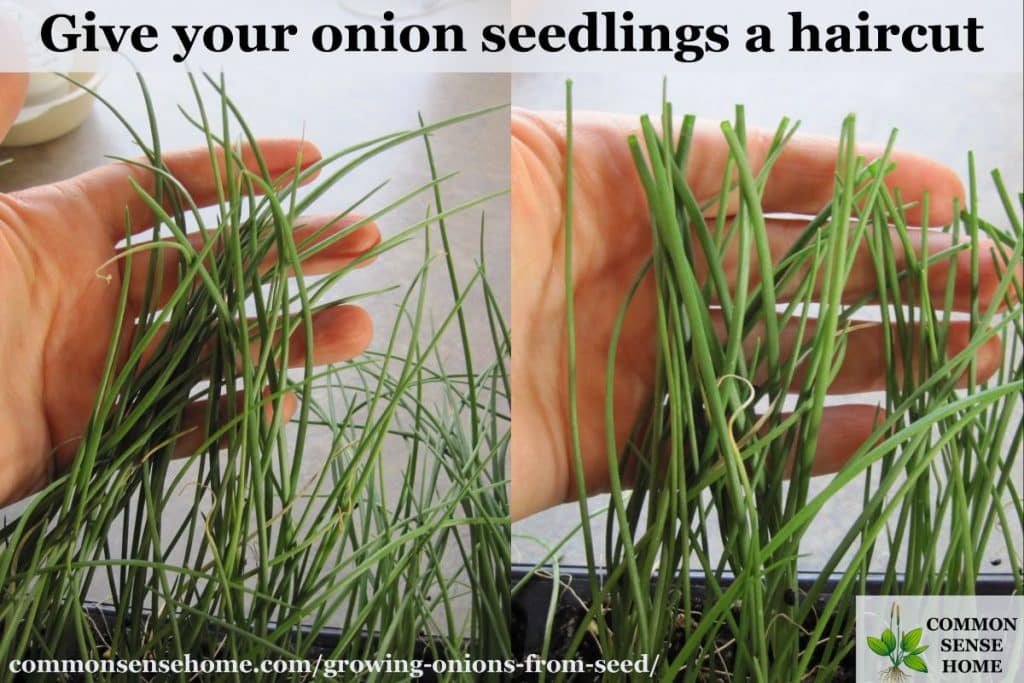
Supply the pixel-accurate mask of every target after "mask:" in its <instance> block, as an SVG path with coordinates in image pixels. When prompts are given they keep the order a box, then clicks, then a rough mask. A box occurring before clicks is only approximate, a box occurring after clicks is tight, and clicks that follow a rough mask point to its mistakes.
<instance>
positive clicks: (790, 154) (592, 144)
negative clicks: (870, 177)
mask: <svg viewBox="0 0 1024 683" xmlns="http://www.w3.org/2000/svg"><path fill="white" fill-rule="evenodd" d="M520 115H521V116H522V117H523V118H524V119H526V118H532V119H534V120H536V119H544V120H546V121H547V122H548V125H549V126H550V127H551V128H552V129H554V130H558V131H560V133H561V134H562V135H564V130H565V117H564V114H560V113H556V112H551V113H547V112H545V113H544V114H529V113H528V112H520ZM573 123H574V135H575V137H576V139H577V141H578V142H579V143H580V145H579V146H580V148H581V153H587V152H589V151H590V150H591V149H593V150H596V154H597V155H599V156H600V157H601V158H602V159H603V161H604V163H607V164H608V165H609V166H610V167H613V168H618V169H632V168H633V161H632V157H631V154H630V152H629V146H628V144H627V139H628V137H629V136H630V135H637V136H639V137H640V139H641V140H642V139H643V138H642V134H641V129H640V120H639V116H637V115H635V114H606V113H600V112H576V113H574V114H573ZM680 128H681V123H680V122H677V123H676V127H675V129H676V130H677V131H678V130H679V129H680ZM773 137H774V131H765V130H759V129H750V130H748V131H747V154H748V158H749V161H750V165H751V170H752V171H753V173H754V174H755V175H757V174H758V173H759V172H760V170H761V168H762V167H763V164H764V161H765V159H766V158H767V156H768V151H769V149H770V147H771V143H772V138H773ZM838 147H839V141H838V139H836V138H832V137H824V136H818V135H804V134H797V135H794V136H793V138H792V139H791V140H790V141H789V143H788V144H787V145H786V146H785V147H784V148H783V150H782V152H781V154H780V155H779V157H778V158H777V159H776V161H775V164H774V166H773V168H772V171H771V174H770V175H769V178H768V182H767V184H766V185H765V194H764V199H763V204H762V205H763V208H764V210H765V211H766V212H772V213H800V214H815V213H817V212H818V211H820V210H821V209H822V208H823V207H824V206H825V205H826V204H827V203H828V202H829V201H830V200H831V199H832V194H833V191H834V189H835V173H836V161H837V158H838ZM554 151H555V152H558V151H560V150H557V149H555V150H554ZM883 152H884V147H882V146H879V145H870V144H865V145H857V147H856V153H857V155H858V156H862V157H864V159H865V162H866V163H869V162H871V161H872V160H874V159H877V158H879V157H881V156H882V154H883ZM728 157H729V147H728V145H727V144H726V141H725V138H724V137H723V135H722V131H721V128H720V126H719V124H718V123H717V122H713V121H698V122H697V123H696V125H695V127H694V136H693V141H692V144H691V148H690V163H689V166H688V168H687V182H688V183H689V184H690V187H691V189H692V190H693V192H694V194H695V195H696V196H697V197H698V199H700V200H701V201H707V200H709V199H714V198H715V197H717V196H718V194H719V192H720V190H721V187H722V180H723V178H724V175H725V164H726V160H727V159H728ZM889 159H890V162H892V163H893V164H894V165H895V167H894V169H893V171H892V172H891V173H889V174H888V175H887V176H886V179H885V184H886V186H887V187H889V189H896V188H898V189H899V190H900V194H901V196H902V198H903V200H904V201H905V202H920V201H921V199H922V198H923V196H924V193H925V192H927V193H928V194H929V196H930V205H931V208H930V210H929V216H928V220H929V224H930V225H941V224H944V223H948V222H949V221H950V220H952V218H953V213H952V210H953V206H952V205H953V199H954V198H961V199H962V198H963V196H964V189H963V184H962V183H961V182H960V180H959V178H958V177H957V175H956V173H955V172H954V171H953V170H952V169H950V168H948V167H946V166H944V165H942V164H940V163H939V162H937V161H933V160H931V159H928V158H927V157H923V156H921V155H917V154H912V153H909V152H903V151H900V150H895V151H894V152H893V153H892V154H891V155H890V157H889ZM578 165H579V167H580V168H581V169H583V170H584V171H585V172H586V173H606V172H610V171H603V170H601V169H595V168H592V167H587V168H584V167H585V164H583V163H582V162H578ZM634 175H635V174H634ZM638 186H639V182H638V181H637V180H636V179H635V178H629V179H624V180H622V181H620V183H619V187H624V188H627V189H629V190H630V195H631V196H632V195H635V194H636V191H635V190H636V189H637V188H638ZM736 206H738V195H736V193H734V194H733V197H732V201H731V206H730V209H729V210H730V213H731V212H732V211H735V209H736ZM921 218H922V216H921V212H920V209H919V207H911V208H909V209H908V210H907V220H908V221H909V222H910V223H911V224H914V225H919V224H920V222H921Z"/></svg>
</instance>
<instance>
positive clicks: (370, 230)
mask: <svg viewBox="0 0 1024 683" xmlns="http://www.w3.org/2000/svg"><path fill="white" fill-rule="evenodd" d="M362 220H363V218H362V217H361V216H355V215H348V216H343V217H341V218H340V219H338V217H337V216H334V215H322V216H312V217H309V218H303V219H300V221H299V222H298V223H296V227H295V228H294V232H293V239H294V241H295V246H296V248H297V250H298V252H299V254H300V255H301V254H302V253H304V252H307V251H308V250H310V249H311V248H314V247H315V246H316V245H320V244H323V243H324V242H326V241H328V240H330V239H332V238H335V237H336V236H337V235H339V234H343V233H345V232H346V231H349V230H351V231H350V232H348V234H345V235H344V237H341V238H340V239H338V240H337V241H336V242H334V243H333V244H331V245H329V246H326V247H323V248H322V249H321V250H320V251H318V252H317V253H315V254H311V255H309V256H308V257H307V258H306V259H305V260H303V262H302V273H303V275H307V276H309V275H326V274H329V273H333V272H336V271H338V270H340V269H342V268H344V267H345V266H347V265H349V264H350V263H352V262H353V261H354V260H356V259H358V258H359V257H360V256H362V255H364V254H365V253H366V252H368V251H370V250H371V249H373V248H374V247H375V246H377V245H378V244H379V243H380V229H379V228H378V227H377V224H376V223H373V222H370V223H365V224H364V225H361V226H359V227H358V228H356V229H354V230H352V226H354V225H355V224H356V223H359V222H360V221H362ZM188 239H189V243H190V244H191V245H192V247H193V248H194V249H196V250H197V251H198V250H200V249H202V248H203V236H202V234H200V233H190V234H189V236H188ZM169 244H170V243H169ZM214 250H215V251H219V247H214ZM118 253H119V254H122V253H124V249H119V250H118ZM153 259H158V267H162V269H163V275H162V279H161V282H160V285H161V287H160V292H159V293H157V294H156V297H155V299H153V300H152V301H151V302H150V307H151V308H160V307H161V306H163V305H164V304H166V303H167V300H168V299H169V298H170V297H171V296H172V295H173V294H174V292H175V290H176V289H177V288H178V266H179V262H180V260H181V252H179V251H178V250H177V249H170V248H168V249H155V250H147V251H142V252H139V253H136V254H134V255H133V256H132V272H131V283H130V284H129V289H128V300H129V302H130V304H131V305H132V306H133V307H134V309H136V310H138V309H141V308H142V306H143V305H144V304H145V298H146V289H147V287H148V286H149V282H150V281H149V271H150V264H151V263H152V262H153ZM277 259H278V254H277V245H276V244H275V245H274V246H272V247H271V250H270V252H269V253H268V254H267V257H266V258H265V259H264V260H263V262H262V263H261V271H262V272H266V271H267V270H269V269H270V268H271V267H273V265H274V264H275V263H276V262H277ZM120 263H121V264H122V267H123V263H124V261H123V260H121V261H120ZM369 263H370V261H369V260H366V261H364V262H362V263H360V264H359V265H360V266H364V265H369Z"/></svg>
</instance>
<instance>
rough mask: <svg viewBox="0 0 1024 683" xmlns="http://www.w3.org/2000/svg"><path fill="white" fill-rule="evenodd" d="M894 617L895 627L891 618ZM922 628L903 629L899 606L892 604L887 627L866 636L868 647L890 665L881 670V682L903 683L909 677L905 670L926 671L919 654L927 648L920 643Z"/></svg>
mask: <svg viewBox="0 0 1024 683" xmlns="http://www.w3.org/2000/svg"><path fill="white" fill-rule="evenodd" d="M894 619H895V629H894V628H893V625H894V624H893V620H894ZM923 633H924V629H922V628H920V627H918V628H914V629H911V630H909V631H904V630H903V628H902V624H901V623H900V606H899V605H897V604H896V603H893V604H892V609H891V610H889V628H887V629H885V630H884V631H882V633H881V635H879V636H878V637H877V638H875V637H874V636H868V647H869V648H871V651H872V652H874V653H875V654H876V655H878V656H879V657H887V658H888V659H889V662H890V664H891V666H889V667H888V668H887V669H885V671H883V672H882V683H903V681H907V680H909V679H910V675H909V674H908V673H907V670H910V671H919V672H921V673H928V665H927V664H926V663H925V661H924V658H923V657H922V656H921V655H922V654H924V651H925V650H927V649H928V646H927V645H922V644H921V635H922V634H923Z"/></svg>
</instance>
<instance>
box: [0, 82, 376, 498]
mask: <svg viewBox="0 0 1024 683" xmlns="http://www.w3.org/2000/svg"><path fill="white" fill-rule="evenodd" d="M0 86H2V83H0ZM0 92H2V91H0ZM0 114H2V112H0ZM3 132H4V129H0V137H2V136H3V135H2V134H3ZM258 144H259V150H260V152H261V153H262V155H263V157H264V159H265V161H266V163H267V166H268V167H269V169H270V172H271V174H272V175H274V176H283V175H285V174H286V173H288V172H290V171H292V170H294V168H295V165H296V160H297V159H301V164H302V167H303V168H305V167H308V166H310V165H311V164H313V163H315V162H316V161H318V160H319V159H320V153H319V151H318V150H317V149H316V147H314V146H313V145H311V144H309V143H303V142H300V141H298V140H264V141H262V142H260V143H258ZM242 156H243V160H244V162H245V164H246V166H247V167H249V168H250V169H252V170H257V168H258V167H257V165H256V161H255V156H254V154H253V152H252V150H251V149H243V151H242ZM163 161H164V163H165V164H166V166H167V168H168V169H169V170H170V172H171V174H172V175H174V176H175V177H176V178H177V179H178V180H179V181H180V182H181V183H182V184H183V185H184V187H185V188H186V189H187V191H188V192H189V193H190V194H191V196H192V197H193V198H194V199H195V200H196V203H197V204H199V205H200V206H202V205H207V204H212V203H214V202H216V199H217V196H216V181H217V179H216V178H215V177H214V175H213V170H212V166H211V163H210V158H209V153H208V150H207V148H205V147H203V148H201V149H193V150H187V151H179V152H173V153H170V154H167V155H165V156H164V158H163ZM218 168H221V169H223V168H224V163H223V158H222V159H221V160H220V162H219V163H218ZM132 179H134V180H135V182H137V183H139V184H140V185H141V186H142V187H143V188H144V189H146V190H147V191H149V192H152V191H153V185H154V178H153V175H152V173H150V172H148V171H146V170H145V169H143V168H140V167H138V166H133V165H129V164H124V163H116V164H110V165H107V166H104V167H101V168H98V169H95V170H93V171H90V172H88V173H85V174H82V175H80V176H77V177H75V178H71V179H70V180H65V181H62V182H59V183H54V184H52V185H45V186H41V187H35V188H31V189H28V190H24V191H21V192H15V193H12V194H7V195H3V194H0V435H2V436H3V440H2V443H0V506H2V505H5V504H7V503H10V502H13V501H15V500H17V499H19V498H22V497H24V496H27V495H29V494H31V493H32V492H34V491H36V490H38V489H39V488H41V487H42V486H44V485H45V484H46V483H47V482H49V481H50V480H51V478H52V477H53V475H54V474H55V473H57V472H60V471H62V470H64V469H66V468H67V467H68V465H69V464H70V462H71V459H72V458H73V457H74V455H75V452H76V449H77V447H78V444H79V441H80V437H81V435H82V432H83V430H84V428H85V426H86V424H87V422H88V419H89V416H90V414H91V412H92V409H93V404H94V402H95V399H96V392H97V389H98V387H99V383H100V380H101V377H102V375H103V370H104V364H105V360H106V357H107V354H108V349H109V348H110V345H111V343H112V332H113V329H114V325H115V318H116V316H117V312H118V299H119V296H120V293H121V289H122V284H121V283H122V275H123V272H122V268H123V264H124V260H123V259H117V260H116V261H114V262H113V264H116V265H113V264H111V263H110V262H111V259H113V258H114V257H115V256H117V254H118V253H119V249H118V247H117V243H118V241H119V240H120V239H122V238H123V237H124V230H125V212H126V211H127V212H128V214H129V215H130V217H131V225H132V226H133V229H134V230H135V231H136V232H141V231H143V230H145V229H146V228H149V227H152V224H153V214H152V212H151V211H150V210H149V208H148V207H147V205H146V204H145V202H144V201H143V200H142V198H141V197H140V195H139V194H138V193H137V192H136V191H135V189H133V187H132V185H131V183H130V180H132ZM333 219H334V216H333V215H329V216H316V217H310V218H308V219H306V220H304V221H302V222H301V224H299V225H297V226H296V228H295V240H296V242H300V241H303V240H307V239H310V238H311V237H313V234H314V233H315V232H316V231H318V230H319V229H321V228H322V227H323V226H325V225H327V224H328V223H329V222H330V221H332V220H333ZM357 220H358V219H357V218H356V217H353V216H348V217H346V218H345V219H344V220H342V221H338V222H336V223H335V224H333V225H330V226H329V227H327V228H326V229H324V230H323V232H322V233H321V234H319V235H317V236H316V237H315V238H314V239H313V240H312V241H313V243H319V242H320V241H323V240H327V239H330V238H331V236H332V235H337V234H338V233H339V232H340V231H342V230H345V229H346V228H348V227H349V226H351V225H352V224H353V223H354V222H355V221H357ZM193 240H194V243H195V244H197V245H199V244H201V239H200V237H199V236H198V235H196V236H195V237H194V238H193ZM379 240H380V233H379V231H378V229H377V227H376V226H375V225H373V224H372V223H368V224H366V225H363V226H361V227H360V228H358V229H356V230H354V231H353V232H351V233H350V234H348V235H346V236H345V237H344V238H342V239H340V240H339V241H337V242H336V243H334V244H333V245H331V246H329V247H326V248H324V249H322V250H321V251H319V252H318V253H316V254H315V255H314V256H311V257H310V258H309V259H308V260H306V261H305V262H304V263H303V273H304V274H306V275H317V274H324V273H328V272H332V271H335V270H337V269H339V268H341V267H343V266H344V265H346V264H348V263H350V262H352V261H353V260H354V259H356V258H358V257H359V256H361V255H363V254H365V253H366V252H367V251H368V250H370V249H372V248H373V247H374V246H375V245H376V244H377V243H378V242H379ZM156 253H157V252H154V251H146V252H142V253H140V254H137V255H136V256H135V257H134V260H135V266H134V267H133V270H132V276H131V278H130V281H129V295H128V299H129V310H128V313H127V316H126V318H127V324H128V325H131V324H132V323H133V322H134V320H135V317H136V314H137V312H138V311H139V310H140V308H141V307H142V305H143V299H144V293H145V289H146V279H147V277H146V275H147V271H148V263H149V259H150V258H153V257H154V254H156ZM159 253H162V254H163V258H164V267H165V272H164V276H163V277H164V283H165V286H164V292H163V294H162V296H163V297H164V298H165V299H166V298H167V297H169V296H170V295H171V294H172V292H173V288H174V280H175V279H176V276H177V272H178V270H177V263H176V256H175V255H176V254H177V252H176V251H174V250H171V249H167V250H159ZM101 271H102V274H103V275H104V277H99V274H100V272H101ZM108 273H109V274H111V275H112V277H110V278H109V280H108V279H105V277H106V275H107V274H108ZM371 335H372V323H371V320H370V317H369V315H368V314H367V313H366V311H364V310H363V309H361V308H359V307H357V306H348V305H345V306H336V307H333V308H327V309H324V310H321V311H319V312H318V313H316V314H315V315H314V318H313V344H314V346H315V353H314V358H313V363H314V364H316V365H321V364H327V363H332V362H336V361H339V360H344V359H348V358H352V357H353V356H356V355H358V354H359V353H361V352H362V351H363V350H364V349H365V348H366V347H367V345H368V344H369V342H370V337H371ZM289 348H290V349H291V355H290V357H289V364H290V365H292V366H293V367H299V366H303V365H304V364H305V354H304V351H305V349H306V339H305V334H304V332H303V331H302V329H300V330H298V331H297V332H295V334H294V335H293V338H292V340H291V345H290V347H289ZM124 351H127V347H125V349H124ZM124 355H125V354H124V353H122V357H124ZM291 411H294V399H291V400H289V401H287V402H286V412H287V413H288V414H286V415H285V419H287V418H288V417H289V415H290V412H291ZM203 414H204V411H203V410H202V409H201V405H200V404H198V403H197V404H195V405H194V406H192V407H191V409H186V412H185V423H186V429H185V430H184V436H182V437H181V438H179V440H178V442H177V444H176V446H175V451H176V452H178V453H180V454H182V455H188V454H190V453H191V452H193V451H194V450H195V448H196V447H198V446H199V444H200V443H201V442H202V441H203V440H204V439H205V434H203V430H202V429H198V430H197V429H193V430H191V431H189V429H188V427H189V426H190V425H189V423H190V422H191V426H196V427H198V426H200V425H201V424H202V422H201V420H202V415H203ZM190 416H191V419H190Z"/></svg>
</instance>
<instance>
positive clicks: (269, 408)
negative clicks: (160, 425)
mask: <svg viewBox="0 0 1024 683" xmlns="http://www.w3.org/2000/svg"><path fill="white" fill-rule="evenodd" d="M263 397H264V400H265V404H264V408H263V415H264V418H265V419H266V421H267V424H272V423H273V421H274V413H275V409H276V406H275V402H274V401H273V400H271V399H270V392H269V391H267V390H264V391H263ZM231 401H233V402H234V404H235V408H234V410H231V408H230V406H231V403H230V402H231ZM218 403H219V414H220V415H231V414H235V415H237V414H238V413H240V412H242V411H243V410H245V396H244V394H242V393H241V392H239V393H238V394H237V395H236V396H235V397H233V398H228V397H221V398H220V399H219V400H218ZM297 405H298V402H297V401H296V399H295V394H293V393H291V392H288V393H286V394H284V396H283V397H282V398H281V422H282V423H285V422H288V421H289V420H291V419H292V415H294V414H295V409H296V407H297ZM209 409H210V401H206V400H204V401H195V402H193V403H191V404H189V405H188V406H186V407H185V412H184V415H183V417H182V426H181V432H180V436H179V437H178V439H177V441H175V443H174V449H173V454H172V457H174V458H187V457H189V456H192V455H194V454H195V453H196V452H197V451H199V449H200V448H202V446H203V443H205V442H206V440H207V439H208V438H209V435H208V434H207V429H206V423H207V413H208V411H209ZM223 422H226V420H224V421H223ZM229 434H230V430H228V431H227V432H225V433H224V434H223V435H222V436H221V437H220V439H219V440H218V443H217V448H218V449H220V448H225V447H226V446H227V444H228V442H229V441H230V439H229Z"/></svg>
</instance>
